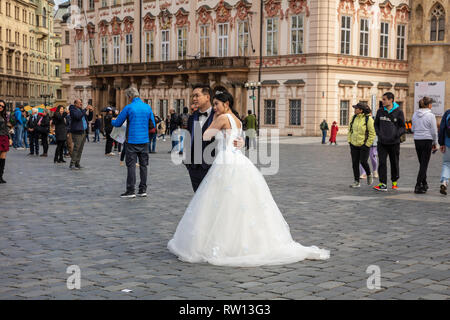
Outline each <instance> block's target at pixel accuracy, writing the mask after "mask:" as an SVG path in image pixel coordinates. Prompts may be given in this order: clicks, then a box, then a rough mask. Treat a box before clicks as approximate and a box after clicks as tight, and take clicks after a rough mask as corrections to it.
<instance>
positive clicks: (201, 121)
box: [198, 107, 212, 128]
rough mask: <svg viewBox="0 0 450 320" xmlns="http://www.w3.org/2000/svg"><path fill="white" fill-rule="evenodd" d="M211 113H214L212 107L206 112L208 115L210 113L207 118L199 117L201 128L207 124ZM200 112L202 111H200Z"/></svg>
mask: <svg viewBox="0 0 450 320" xmlns="http://www.w3.org/2000/svg"><path fill="white" fill-rule="evenodd" d="M211 111H212V107H209V109H208V110H206V113H208V115H207V116H206V117H205V116H203V115H201V116H199V117H198V121H199V122H200V128H203V125H204V124H205V122H206V120H208V118H209V116H210V115H211ZM199 112H200V110H199Z"/></svg>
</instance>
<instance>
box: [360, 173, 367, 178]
mask: <svg viewBox="0 0 450 320" xmlns="http://www.w3.org/2000/svg"><path fill="white" fill-rule="evenodd" d="M359 178H360V179H366V178H367V174H365V173H364V174H362V175H360V176H359Z"/></svg>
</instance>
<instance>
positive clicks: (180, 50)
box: [177, 27, 187, 60]
mask: <svg viewBox="0 0 450 320" xmlns="http://www.w3.org/2000/svg"><path fill="white" fill-rule="evenodd" d="M186 54H187V28H186V27H182V28H178V29H177V58H178V60H183V59H186Z"/></svg>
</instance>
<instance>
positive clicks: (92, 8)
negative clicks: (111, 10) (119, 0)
mask: <svg viewBox="0 0 450 320" xmlns="http://www.w3.org/2000/svg"><path fill="white" fill-rule="evenodd" d="M89 10H94V0H89Z"/></svg>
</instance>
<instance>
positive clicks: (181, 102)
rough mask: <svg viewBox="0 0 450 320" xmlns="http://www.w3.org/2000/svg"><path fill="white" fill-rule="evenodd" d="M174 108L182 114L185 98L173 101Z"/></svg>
mask: <svg viewBox="0 0 450 320" xmlns="http://www.w3.org/2000/svg"><path fill="white" fill-rule="evenodd" d="M173 108H174V109H175V112H176V113H178V114H182V113H183V108H184V99H175V100H174V101H173Z"/></svg>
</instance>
